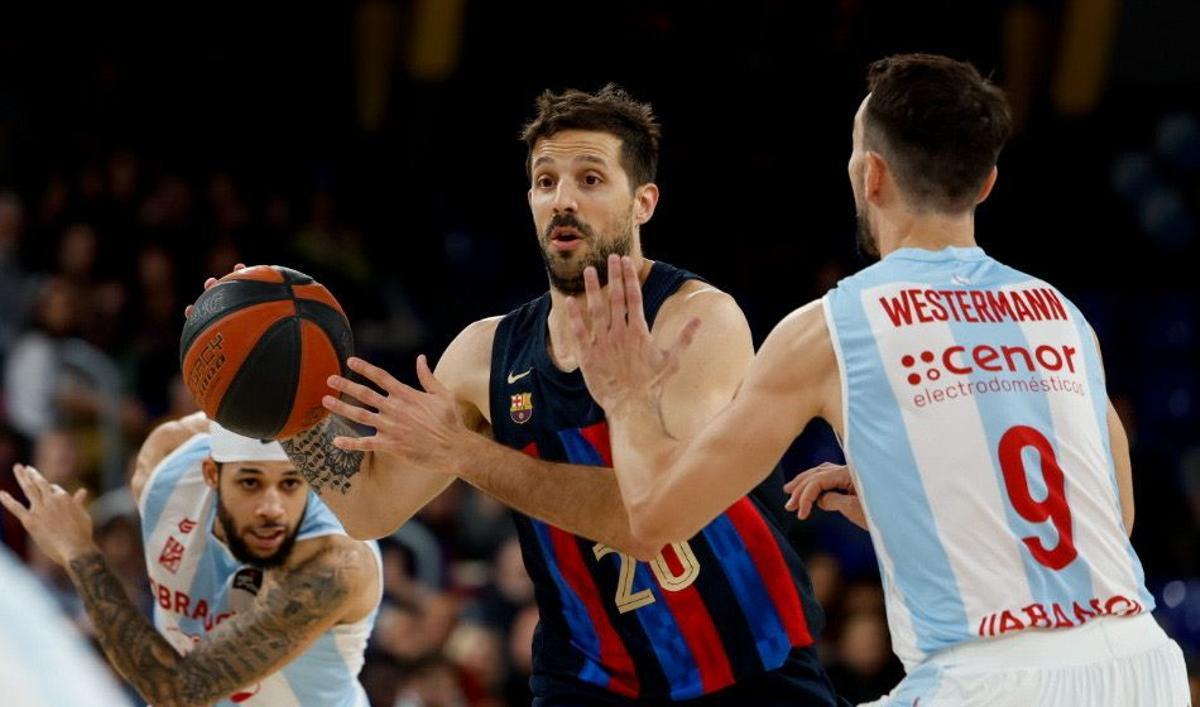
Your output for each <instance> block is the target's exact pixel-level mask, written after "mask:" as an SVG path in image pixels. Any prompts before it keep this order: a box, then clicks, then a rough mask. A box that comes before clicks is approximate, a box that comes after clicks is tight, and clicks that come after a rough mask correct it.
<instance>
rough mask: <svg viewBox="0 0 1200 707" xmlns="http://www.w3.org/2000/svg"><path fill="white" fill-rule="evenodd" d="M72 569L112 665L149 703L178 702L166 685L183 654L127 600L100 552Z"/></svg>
mask: <svg viewBox="0 0 1200 707" xmlns="http://www.w3.org/2000/svg"><path fill="white" fill-rule="evenodd" d="M68 569H69V571H70V574H71V579H72V581H74V583H75V587H76V589H78V590H79V596H80V598H81V599H83V603H84V606H86V607H87V611H88V615H89V616H91V617H92V624H93V625H94V626H95V631H96V637H97V638H98V640H99V641H100V647H101V648H102V649H104V654H105V655H107V656H108V659H109V660H110V661H111V662H112V664H113V666H114V667H116V669H117V670H118V671H120V673H121V674H122V675H124V676H125V679H126V680H128V681H129V683H130V684H131V685H133V686H134V688H135V689H136V690H137V691H138V693H139V694H141V696H142V697H143V698H144V699H145V700H146V701H147V702H149V703H151V704H155V705H160V704H163V705H165V704H179V703H180V702H179V701H178V699H174V698H176V697H178V695H173V694H172V693H174V692H175V691H174V690H172V689H166V690H164V689H163V688H164V687H168V688H170V687H174V682H175V680H176V678H175V670H176V668H177V667H178V664H179V662H180V660H181V659H182V657H181V656H180V655H179V654H178V653H176V652H175V649H174V648H172V647H171V645H170V644H169V643H167V642H166V640H164V639H163V637H162V636H160V635H159V634H158V632H157V631H155V630H154V627H153V626H151V625H150V622H149V621H147V620H146V618H145V617H144V616H142V614H141V612H139V611H138V610H137V608H135V607H134V606H133V604H132V603H131V602H130V601H129V597H128V596H126V594H125V589H124V588H123V587H121V582H120V581H119V580H118V579H117V577H116V575H114V574H113V573H112V570H110V569H109V567H108V564H107V563H106V562H105V561H104V557H103V556H102V555H101V554H100V553H98V552H93V553H89V554H87V555H82V556H80V557H77V558H75V559H73V560H71V562H70V564H69V566H68ZM211 697H212V699H213V700H215V699H216V698H218V697H220V695H219V694H214V695H212V696H211Z"/></svg>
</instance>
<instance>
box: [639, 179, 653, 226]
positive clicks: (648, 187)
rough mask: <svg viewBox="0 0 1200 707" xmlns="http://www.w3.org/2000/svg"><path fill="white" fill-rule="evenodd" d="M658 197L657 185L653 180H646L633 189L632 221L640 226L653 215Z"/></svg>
mask: <svg viewBox="0 0 1200 707" xmlns="http://www.w3.org/2000/svg"><path fill="white" fill-rule="evenodd" d="M658 197H659V191H658V185H657V184H655V183H654V182H646V183H645V184H643V185H641V186H640V187H638V188H637V189H634V190H633V222H634V223H636V224H637V225H639V226H641V225H642V224H644V223H646V222H647V221H649V220H650V217H652V216H654V210H655V209H656V208H658Z"/></svg>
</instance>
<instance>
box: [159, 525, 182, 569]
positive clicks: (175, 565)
mask: <svg viewBox="0 0 1200 707" xmlns="http://www.w3.org/2000/svg"><path fill="white" fill-rule="evenodd" d="M183 550H184V548H183V544H182V543H180V542H179V541H178V540H176V539H175V536H174V535H170V536H168V537H167V542H166V544H165V545H163V549H162V554H161V555H159V556H158V564H160V565H162V566H163V567H165V568H167V571H168V572H170V573H171V574H175V573H176V572H178V571H179V563H180V562H183Z"/></svg>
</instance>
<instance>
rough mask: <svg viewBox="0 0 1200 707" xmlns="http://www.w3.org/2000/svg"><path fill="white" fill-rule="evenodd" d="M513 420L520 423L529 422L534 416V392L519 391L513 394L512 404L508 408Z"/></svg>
mask: <svg viewBox="0 0 1200 707" xmlns="http://www.w3.org/2000/svg"><path fill="white" fill-rule="evenodd" d="M508 414H509V415H510V416H511V417H512V421H513V422H515V423H517V424H518V425H523V424H525V423H526V422H529V418H531V417H533V393H517V394H516V395H514V396H512V406H511V407H509V409H508Z"/></svg>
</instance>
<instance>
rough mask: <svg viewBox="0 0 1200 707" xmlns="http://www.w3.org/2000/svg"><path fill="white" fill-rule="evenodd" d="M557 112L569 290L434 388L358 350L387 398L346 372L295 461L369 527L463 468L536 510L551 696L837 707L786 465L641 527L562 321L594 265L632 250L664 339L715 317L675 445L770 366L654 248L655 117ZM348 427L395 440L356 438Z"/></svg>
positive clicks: (536, 135)
mask: <svg viewBox="0 0 1200 707" xmlns="http://www.w3.org/2000/svg"><path fill="white" fill-rule="evenodd" d="M537 108H538V112H537V115H536V117H535V118H534V119H533V120H532V121H531V122H530V123H529V124H528V125H527V126H526V128H525V130H524V140H525V142H526V143H527V146H528V150H529V152H528V162H527V164H526V167H527V169H528V173H529V178H530V184H529V191H528V201H529V207H530V211H531V212H532V215H533V222H534V226H535V229H536V235H537V238H538V245H539V246H540V248H541V252H542V257H543V259H544V261H545V266H546V272H547V274H548V276H549V281H550V288H549V291H548V292H547V293H546V294H544V295H542V296H541V297H538V298H537V299H535V300H533V301H532V302H529V303H527V304H525V305H523V306H521V307H519V308H517V309H516V310H514V311H512V312H510V313H509V314H507V315H504V316H498V317H493V318H490V319H484V320H481V321H478V322H475V323H474V324H471V325H470V326H468V327H467V328H466V329H464V330H463V331H462V333H460V334H459V335H458V337H457V338H456V339H454V341H453V342H452V343H451V344H450V345H449V347H448V348H447V349H446V351H445V352H444V354H443V355H442V357H441V360H440V361H439V362H438V365H437V371H436V377H435V374H434V373H433V372H431V371H430V370H429V367H428V365H427V364H426V362H425V359H424V358H423V357H422V358H420V359H418V364H417V370H418V375H419V378H420V380H421V383H422V385H423V387H424V388H425V392H422V391H418V390H415V389H412V388H409V387H407V386H405V385H403V384H401V383H399V382H398V381H397V380H395V379H394V378H393V377H392V376H390V375H389V374H388V373H386V372H385V371H383V370H381V369H379V368H376V367H374V366H371V365H369V364H368V363H366V362H364V361H362V360H359V359H352V360H351V362H350V367H351V369H353V370H354V371H356V372H358V373H359V374H361V375H363V376H365V377H366V378H368V379H370V380H371V381H373V382H374V383H376V384H377V385H378V386H379V389H380V390H381V391H382V393H376V392H375V391H373V390H371V389H369V388H367V387H364V386H362V385H358V384H355V383H353V382H351V381H349V380H346V379H344V378H341V377H334V378H332V379H331V385H332V386H333V387H334V388H335V389H337V390H338V391H340V392H341V393H342V394H343V398H345V400H335V399H333V398H332V397H330V398H327V399H326V401H325V402H326V407H328V408H329V409H330V410H332V411H333V412H335V413H337V414H338V416H331V417H329V418H327V419H326V421H325V422H323V423H321V424H320V425H318V426H316V427H313V428H311V429H309V430H307V431H305V432H303V433H301V434H299V435H297V436H295V437H293V438H291V439H286V440H283V447H284V449H285V450H287V453H288V455H289V456H290V457H291V458H292V460H293V461H294V462H295V463H296V467H297V468H298V469H299V470H300V471H301V473H303V474H304V475H305V477H306V478H307V479H308V481H309V483H310V484H311V485H312V487H313V488H314V489H316V490H317V491H318V492H319V493H321V494H322V498H323V499H324V500H325V502H326V503H327V504H328V505H329V507H330V508H331V509H333V511H334V512H335V513H337V514H338V517H339V518H341V519H342V522H343V523H344V524H345V526H346V528H347V530H348V531H349V532H350V533H351V534H352V535H354V536H355V537H360V538H371V537H379V536H383V535H386V534H388V533H390V532H392V531H393V530H395V529H396V528H397V527H398V526H399V525H400V524H402V523H403V522H404V521H406V520H407V519H408V518H409V517H411V516H412V515H413V514H414V513H415V512H416V511H417V510H418V509H420V508H421V507H422V506H423V505H425V503H427V502H428V501H429V500H430V499H432V498H434V497H435V496H437V495H438V494H439V493H441V492H442V490H443V489H445V488H446V487H447V486H448V485H449V484H450V483H451V482H452V481H453V480H454V478H455V477H461V478H463V479H464V480H466V481H467V482H469V483H471V484H473V485H475V486H477V487H478V488H480V489H482V490H483V491H484V492H486V493H488V494H490V495H492V496H494V497H495V498H497V499H499V500H500V501H502V502H504V503H506V504H507V505H509V506H511V507H512V508H514V509H515V510H516V511H518V513H517V514H516V524H517V530H518V534H519V537H520V542H521V548H522V552H523V556H524V560H525V566H526V568H527V569H528V571H529V574H530V576H531V577H532V578H533V581H534V584H535V586H536V596H537V602H538V606H539V609H540V614H541V625H540V627H539V630H538V634H537V639H536V640H535V643H534V651H535V657H534V675H533V678H532V681H531V685H532V689H533V692H534V695H535V700H534V703H535V704H536V705H543V706H550V705H631V704H663V703H665V702H670V701H679V700H688V701H689V702H688V704H696V705H719V704H729V705H735V704H736V705H748V704H754V705H759V706H765V707H770V705H833V704H838V700H837V698H836V697H835V695H834V694H833V692H832V689H831V687H830V683H829V681H828V679H827V678H826V676H825V673H824V671H823V670H822V668H821V666H820V664H819V663H818V661H817V658H816V654H815V652H814V650H813V646H812V644H813V640H814V637H815V636H816V634H817V631H818V630H819V627H820V625H821V623H822V621H823V618H822V614H821V611H820V609H819V607H818V606H817V605H816V603H815V602H814V601H813V599H812V594H811V588H810V583H809V580H808V577H807V575H806V573H805V570H804V567H803V565H802V564H801V561H800V558H799V557H798V556H797V555H796V552H795V551H794V550H793V549H792V548H791V547H790V546H789V545H788V543H787V542H786V540H785V539H784V534H783V531H782V528H783V525H782V524H783V523H784V522H785V521H787V520H788V518H787V513H786V512H785V511H784V509H783V508H782V504H781V503H780V499H781V498H783V492H782V478H781V477H780V476H779V475H778V473H776V474H773V475H771V476H769V477H767V478H766V479H765V480H764V481H763V483H762V484H761V485H759V486H757V487H755V488H751V487H747V488H746V489H745V490H744V491H745V495H741V496H739V497H738V498H731V499H729V503H727V504H726V508H724V509H722V510H723V513H721V514H719V515H718V514H714V519H713V520H712V522H711V523H708V524H707V525H704V526H700V525H698V526H696V528H694V529H693V530H694V532H692V533H689V534H688V536H686V537H684V536H680V537H677V538H673V539H672V542H671V543H659V542H642V541H639V540H638V539H637V538H636V537H635V536H634V535H632V534H631V532H630V527H629V519H628V515H627V513H626V511H625V507H624V505H623V504H622V502H621V495H620V492H619V489H618V487H617V480H616V478H615V477H614V475H613V472H612V470H611V469H610V468H608V467H609V466H610V465H611V457H610V453H609V441H608V429H607V426H606V423H605V419H604V414H603V411H602V410H601V409H600V407H599V406H598V405H597V404H596V403H595V401H594V400H592V398H591V397H590V396H589V395H588V392H587V389H586V387H585V386H584V382H583V378H582V377H581V375H580V373H579V370H578V365H579V363H578V352H577V349H576V347H575V344H574V342H573V340H572V338H571V336H570V334H569V331H568V329H567V319H566V315H565V310H564V309H563V305H564V303H565V302H567V301H569V300H571V299H581V298H582V297H583V293H584V287H583V270H584V267H585V266H587V265H595V264H599V263H603V262H604V261H605V258H606V257H607V256H608V255H609V254H613V253H615V254H620V255H629V256H632V257H634V258H636V259H637V262H638V272H637V273H636V278H637V279H638V282H639V283H640V285H641V287H642V288H643V289H644V296H645V301H646V306H647V317H648V319H649V320H650V322H651V326H652V332H653V334H652V335H653V336H654V338H655V339H656V340H658V341H664V342H665V341H671V340H673V339H674V338H675V337H676V336H677V335H678V333H679V331H680V328H681V327H682V326H683V324H684V323H685V322H687V321H689V320H690V319H691V318H692V317H695V316H698V315H702V316H703V317H704V318H705V321H706V322H707V323H708V326H709V327H710V333H711V336H710V337H709V339H708V341H709V342H710V345H709V346H707V347H705V348H704V350H700V347H697V348H696V350H693V351H689V352H688V353H686V354H684V355H683V356H682V357H681V360H680V362H679V371H678V373H677V375H676V376H675V378H674V379H673V380H672V382H671V384H669V385H668V386H667V389H666V390H665V391H664V393H663V408H662V412H663V424H664V425H666V427H667V429H669V430H670V431H671V434H673V435H674V436H676V437H679V438H687V437H689V436H690V435H692V434H694V433H695V431H696V430H698V429H699V428H700V427H701V426H703V425H704V424H705V423H706V422H707V421H708V419H709V418H710V417H711V416H712V415H713V414H714V413H715V412H716V411H717V410H718V409H720V407H721V406H723V405H724V404H725V403H727V402H728V401H729V400H730V399H731V398H732V397H733V393H734V391H735V390H736V389H737V386H738V384H739V383H740V382H741V379H742V376H743V373H744V372H745V370H746V367H747V366H748V365H749V363H750V361H751V359H752V358H753V355H754V352H753V347H752V344H751V339H750V331H749V328H748V326H747V324H746V320H745V317H744V316H743V315H742V312H741V310H740V309H739V308H738V306H737V305H736V304H735V303H734V301H733V300H732V299H731V298H730V297H729V296H728V295H726V294H725V293H723V292H721V291H719V290H717V289H716V288H714V287H712V286H711V285H709V284H707V283H706V282H704V281H703V280H702V279H700V278H699V277H697V276H696V275H693V274H691V273H688V272H686V271H683V270H680V269H678V268H675V267H672V266H670V265H668V264H666V263H662V262H653V261H650V260H646V259H644V258H642V243H641V229H642V226H644V225H645V224H646V223H647V222H648V221H649V220H650V218H651V217H652V216H653V215H654V210H655V207H656V206H657V204H658V199H659V188H658V186H657V185H656V184H655V183H654V174H655V169H656V164H657V160H658V147H659V125H658V123H657V122H656V120H655V119H654V117H653V114H652V112H651V109H650V106H648V105H646V104H642V103H637V102H635V101H634V100H632V99H631V98H630V97H629V96H628V95H627V94H626V93H625V92H624V91H622V90H620V89H618V88H616V87H613V86H608V87H605V88H604V89H602V90H600V91H599V92H597V93H594V94H589V93H584V92H580V91H566V92H564V93H560V94H554V93H550V92H547V93H545V94H544V95H543V96H542V97H541V98H540V99H539V101H538V105H537ZM354 401H357V402H358V403H361V406H359V405H355V404H353V402H354ZM342 418H348V419H349V420H352V421H354V422H357V423H361V424H363V425H366V426H369V427H371V428H373V429H374V430H375V433H374V434H372V435H370V436H357V434H356V432H355V431H354V430H353V429H352V427H351V426H350V425H349V424H347V422H346V421H345V419H342ZM733 466H736V464H733Z"/></svg>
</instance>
